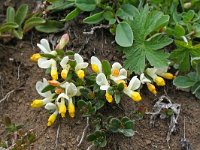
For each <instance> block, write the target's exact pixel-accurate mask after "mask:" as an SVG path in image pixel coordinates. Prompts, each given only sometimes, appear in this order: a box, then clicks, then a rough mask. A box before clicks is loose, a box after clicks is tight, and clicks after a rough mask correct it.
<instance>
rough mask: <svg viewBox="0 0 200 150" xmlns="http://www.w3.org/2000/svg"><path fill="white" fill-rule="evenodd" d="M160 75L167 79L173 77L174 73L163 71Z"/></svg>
mask: <svg viewBox="0 0 200 150" xmlns="http://www.w3.org/2000/svg"><path fill="white" fill-rule="evenodd" d="M162 77H163V78H165V79H168V80H172V79H174V75H173V74H171V73H168V72H166V73H164V74H163V75H162Z"/></svg>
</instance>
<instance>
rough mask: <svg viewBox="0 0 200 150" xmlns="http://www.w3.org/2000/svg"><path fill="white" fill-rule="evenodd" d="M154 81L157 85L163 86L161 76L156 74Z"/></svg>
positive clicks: (163, 81)
mask: <svg viewBox="0 0 200 150" xmlns="http://www.w3.org/2000/svg"><path fill="white" fill-rule="evenodd" d="M154 81H155V82H156V84H157V86H165V80H164V79H163V78H162V77H159V76H157V77H156V78H155V79H154Z"/></svg>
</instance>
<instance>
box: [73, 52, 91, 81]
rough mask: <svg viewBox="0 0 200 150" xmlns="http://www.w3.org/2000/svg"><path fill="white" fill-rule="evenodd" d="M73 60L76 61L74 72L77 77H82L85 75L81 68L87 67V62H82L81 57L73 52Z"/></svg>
mask: <svg viewBox="0 0 200 150" xmlns="http://www.w3.org/2000/svg"><path fill="white" fill-rule="evenodd" d="M74 60H75V61H76V66H75V72H76V74H77V76H78V77H79V79H83V78H84V77H85V72H84V71H83V69H85V68H87V67H88V63H87V62H84V60H83V57H81V55H79V54H77V53H75V54H74Z"/></svg>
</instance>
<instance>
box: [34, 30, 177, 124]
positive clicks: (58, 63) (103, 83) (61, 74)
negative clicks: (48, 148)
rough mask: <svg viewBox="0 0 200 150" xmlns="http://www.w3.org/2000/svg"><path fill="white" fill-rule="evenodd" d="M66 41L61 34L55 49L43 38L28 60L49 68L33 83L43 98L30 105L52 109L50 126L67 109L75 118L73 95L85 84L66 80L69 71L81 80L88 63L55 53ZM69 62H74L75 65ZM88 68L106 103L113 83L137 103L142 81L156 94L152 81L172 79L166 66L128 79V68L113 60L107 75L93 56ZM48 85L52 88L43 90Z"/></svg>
mask: <svg viewBox="0 0 200 150" xmlns="http://www.w3.org/2000/svg"><path fill="white" fill-rule="evenodd" d="M68 41H69V37H68V35H67V34H65V35H63V36H62V38H61V40H60V42H59V43H58V45H57V46H56V48H55V50H51V49H50V45H49V42H48V41H47V40H46V39H42V40H41V41H40V43H39V44H37V46H38V47H39V48H40V50H41V53H36V54H33V55H32V57H31V60H32V61H34V62H37V63H38V66H39V67H40V68H44V69H50V75H51V78H52V79H51V80H48V81H47V79H45V78H43V81H38V82H37V83H36V90H37V92H38V93H39V95H40V96H42V97H43V98H42V99H36V100H33V102H32V104H31V106H32V107H33V108H40V107H42V106H44V107H45V109H47V110H50V111H51V112H53V113H52V115H51V116H50V117H49V119H48V123H47V125H48V126H51V125H52V124H53V123H54V122H55V120H56V117H57V115H58V114H60V115H61V116H62V117H63V118H64V117H65V116H66V112H67V111H68V113H69V116H70V117H72V118H73V117H75V104H74V102H73V98H74V97H76V96H81V92H80V89H81V88H84V86H82V85H81V86H80V85H79V84H76V82H75V81H73V80H69V79H68V76H69V72H70V73H72V74H73V76H75V78H76V77H77V78H79V80H82V81H84V80H85V74H86V68H87V67H88V66H89V63H87V62H84V60H83V57H82V56H80V55H79V54H77V53H75V54H73V55H69V56H60V55H59V54H58V51H57V50H63V49H64V47H65V46H66V44H67V43H68ZM63 52H64V51H63ZM70 62H74V65H72V64H71V63H70ZM91 68H92V70H93V72H94V73H95V74H96V84H98V85H99V87H100V90H103V91H105V99H106V100H107V101H108V102H109V103H112V102H113V93H110V90H109V89H110V88H112V82H114V83H115V84H117V85H118V84H122V85H123V90H122V91H123V93H124V94H126V95H128V96H129V97H130V98H131V99H132V100H133V101H135V102H139V101H141V99H142V97H141V95H140V93H139V92H138V91H137V90H139V89H140V88H141V84H146V85H147V87H148V89H149V91H150V92H152V93H153V94H155V95H156V93H157V91H156V88H155V86H154V85H153V82H155V83H156V84H157V85H158V86H164V85H165V81H164V79H163V78H166V79H173V78H174V76H173V75H172V74H171V73H167V68H164V69H157V68H147V69H146V71H145V74H144V73H142V74H141V75H140V79H138V77H137V76H134V77H132V78H131V80H130V81H129V82H128V79H127V70H126V69H124V68H123V67H122V65H121V64H120V63H118V62H115V63H113V65H112V66H111V68H110V69H111V70H110V72H111V74H110V75H109V76H106V75H105V73H104V72H103V66H102V63H101V61H100V60H99V59H98V58H97V57H95V56H92V57H91ZM145 75H147V76H148V77H149V78H147V77H146V76H145ZM162 77H163V78H162ZM78 85H79V86H78ZM85 86H87V85H85ZM47 87H51V89H50V90H44V89H45V88H47Z"/></svg>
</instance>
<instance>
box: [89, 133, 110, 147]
mask: <svg viewBox="0 0 200 150" xmlns="http://www.w3.org/2000/svg"><path fill="white" fill-rule="evenodd" d="M87 141H89V142H93V144H94V145H95V146H97V147H105V146H106V144H107V141H106V134H105V132H103V131H100V130H97V131H95V132H94V133H93V134H90V135H89V136H88V137H87Z"/></svg>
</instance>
